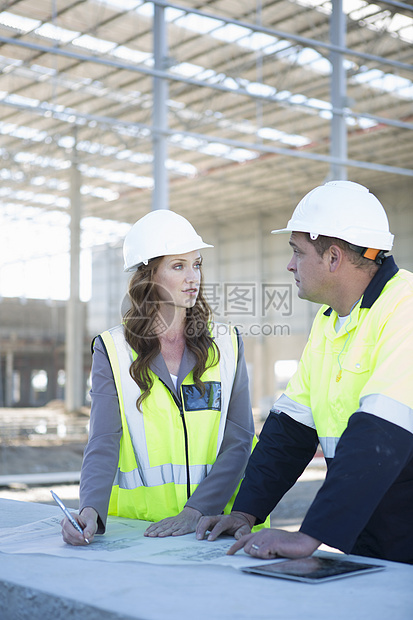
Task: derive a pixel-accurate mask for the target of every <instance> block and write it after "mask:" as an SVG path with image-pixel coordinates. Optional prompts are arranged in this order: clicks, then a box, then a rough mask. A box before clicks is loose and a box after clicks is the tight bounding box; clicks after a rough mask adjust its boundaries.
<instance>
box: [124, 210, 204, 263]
mask: <svg viewBox="0 0 413 620" xmlns="http://www.w3.org/2000/svg"><path fill="white" fill-rule="evenodd" d="M213 247H214V246H213V245H209V244H207V243H204V242H203V241H202V238H201V237H200V236H199V235H198V234H197V233H196V231H195V229H194V227H193V226H192V224H190V223H189V222H188V220H186V219H185V218H184V217H182V215H178V213H175V212H174V211H170V210H169V209H158V210H156V211H151V212H150V213H147V214H146V215H144V217H142V218H141V219H140V220H138V221H137V222H136V223H135V224H134V225H133V226H132V228H131V229H130V231H129V232H128V234H127V235H126V237H125V240H124V242H123V257H124V260H125V265H124V271H136V269H137V268H138V267H139V266H140V265H142V264H144V265H147V264H148V262H149V261H150V260H151V258H156V257H157V256H171V255H173V254H186V253H187V252H192V251H193V250H201V249H203V248H213Z"/></svg>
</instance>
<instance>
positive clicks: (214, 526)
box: [196, 512, 255, 540]
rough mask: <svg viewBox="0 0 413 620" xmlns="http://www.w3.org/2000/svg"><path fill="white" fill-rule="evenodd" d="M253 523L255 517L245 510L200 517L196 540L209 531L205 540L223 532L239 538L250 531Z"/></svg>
mask: <svg viewBox="0 0 413 620" xmlns="http://www.w3.org/2000/svg"><path fill="white" fill-rule="evenodd" d="M254 523H255V517H254V516H253V515H249V514H247V513H246V512H231V514H229V515H218V516H216V517H202V519H200V521H199V523H198V527H197V528H196V537H197V539H198V540H203V539H204V538H205V534H206V533H207V532H208V531H209V532H210V533H209V535H208V538H207V540H215V539H216V538H218V536H219V535H220V534H223V533H224V532H225V533H227V534H232V535H233V536H234V538H236V539H239V538H241V536H243V535H244V534H249V533H250V532H251V529H252V527H253V525H254Z"/></svg>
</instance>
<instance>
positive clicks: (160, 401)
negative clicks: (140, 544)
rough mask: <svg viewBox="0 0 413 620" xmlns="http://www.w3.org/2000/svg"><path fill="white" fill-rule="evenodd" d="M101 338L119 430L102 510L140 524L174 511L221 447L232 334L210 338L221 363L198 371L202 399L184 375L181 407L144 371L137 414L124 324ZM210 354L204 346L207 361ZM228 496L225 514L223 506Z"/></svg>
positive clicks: (232, 364)
mask: <svg viewBox="0 0 413 620" xmlns="http://www.w3.org/2000/svg"><path fill="white" fill-rule="evenodd" d="M101 337H102V340H103V342H104V344H105V346H106V350H107V352H108V356H109V361H110V364H111V367H112V371H113V375H114V379H115V384H116V389H117V393H118V398H119V406H120V413H121V419H122V429H123V433H122V438H121V441H120V455H119V466H118V471H117V475H116V478H115V481H114V484H113V488H112V494H111V498H110V503H109V511H108V513H109V514H112V515H119V516H123V517H129V518H134V519H142V520H145V521H158V520H160V519H164V518H165V517H169V516H173V515H176V514H178V513H179V512H180V511H181V510H182V509H183V507H184V505H185V503H186V502H187V499H188V492H189V493H190V494H191V493H193V491H194V490H195V489H196V487H197V486H198V484H199V483H200V482H201V481H202V480H203V479H204V478H205V477H206V476H207V475H208V473H209V471H210V470H211V467H212V465H213V464H214V462H215V460H216V458H217V454H218V452H219V449H220V447H221V443H222V439H223V436H224V429H225V423H226V416H227V412H228V405H229V400H230V396H231V390H232V385H233V382H234V378H235V373H236V367H237V360H238V342H237V335H236V333H235V331H234V330H233V329H230V330H226V333H225V334H224V335H220V336H217V338H216V342H217V344H218V347H219V350H220V362H219V364H216V365H214V366H212V367H209V368H207V369H206V371H205V372H204V374H203V375H202V381H203V382H204V384H205V386H206V394H205V397H201V395H200V393H199V391H198V390H197V388H196V386H195V385H194V382H193V377H192V372H191V373H190V374H189V375H188V376H187V377H186V378H185V379H184V381H183V382H182V385H181V402H182V405H181V406H180V404H179V402H178V401H176V397H174V395H173V394H172V392H171V391H170V390H169V389H168V388H167V387H166V386H165V385H164V383H163V382H162V381H161V380H160V379H159V377H158V376H157V375H155V374H154V373H152V372H151V378H152V379H153V386H152V388H151V390H150V393H149V395H148V396H147V397H146V398H145V399H144V401H143V403H142V412H140V411H139V410H138V409H137V407H136V400H137V398H138V397H139V394H140V390H139V388H138V386H137V384H136V383H135V381H133V379H132V378H131V377H130V374H129V368H130V365H131V363H132V360H133V359H134V358H135V357H136V354H135V353H134V352H133V351H132V349H131V348H130V346H129V345H128V344H127V342H126V341H125V338H124V335H123V327H122V326H118V327H115V328H113V329H111V330H109V331H106V332H104V333H103V334H101ZM212 355H213V352H212V350H211V351H210V358H209V361H210V360H211V358H212ZM180 409H181V410H180ZM183 423H184V424H185V427H186V428H185V432H184V429H183ZM185 435H187V437H185ZM186 441H187V448H186V446H185V442H186ZM187 452H188V462H187V460H186V454H187ZM188 473H189V479H190V488H189V489H188V488H187V483H188ZM234 498H235V495H234ZM234 498H232V500H231V502H230V503H229V504H228V506H227V507H226V509H225V512H229V511H230V508H231V506H232V503H233V499H234Z"/></svg>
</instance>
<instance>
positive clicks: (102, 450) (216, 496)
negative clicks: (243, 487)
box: [79, 336, 254, 534]
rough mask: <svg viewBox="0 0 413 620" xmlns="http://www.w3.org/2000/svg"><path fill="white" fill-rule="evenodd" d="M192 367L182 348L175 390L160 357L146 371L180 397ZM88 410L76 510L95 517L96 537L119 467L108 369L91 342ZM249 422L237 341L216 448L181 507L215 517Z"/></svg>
mask: <svg viewBox="0 0 413 620" xmlns="http://www.w3.org/2000/svg"><path fill="white" fill-rule="evenodd" d="M194 365H195V359H194V356H193V354H192V353H191V352H190V351H189V350H188V349H187V348H185V351H184V355H183V357H182V361H181V365H180V368H179V372H178V381H177V389H175V387H174V385H173V383H172V379H171V376H170V374H169V371H168V369H167V367H166V364H165V361H164V359H163V357H162V354H161V353H159V355H158V356H157V357H156V358H155V360H154V362H153V363H152V365H151V370H152V371H153V372H154V373H155V374H156V375H158V377H159V378H160V379H161V380H162V381H163V382H164V383H165V384H166V385H167V386H168V388H169V389H170V390H171V391H172V392H173V393H174V394H175V395H176V396H177V398H180V395H179V391H180V390H179V388H180V385H181V383H182V381H183V379H184V378H185V377H186V376H187V375H188V373H189V372H190V371H191V370H192V368H193V367H194ZM90 395H91V399H92V406H91V412H90V429H89V441H88V444H87V446H86V449H85V453H84V458H83V464H82V471H81V477H80V504H79V511H81V510H82V509H83V508H85V507H86V506H91V507H92V508H94V509H95V510H96V511H97V513H98V515H99V519H98V533H99V534H103V533H104V531H105V527H106V519H107V512H108V506H109V499H110V494H111V490H112V484H113V481H114V478H115V474H116V471H117V468H118V462H119V442H120V438H121V436H122V423H121V416H120V411H119V402H118V396H117V392H116V387H115V381H114V378H113V373H112V369H111V366H110V363H109V359H108V357H107V353H106V351H105V348H104V345H103V343H102V341H101V339H100V338H96V340H95V343H94V353H93V359H92V389H91V390H90ZM253 435H254V422H253V418H252V410H251V403H250V396H249V388H248V374H247V367H246V363H245V358H244V345H243V342H242V339H241V337H240V336H238V365H237V371H236V374H235V379H234V385H233V387H232V393H231V399H230V402H229V407H228V414H227V421H226V425H225V432H224V437H223V441H222V444H221V448H220V450H219V453H218V456H217V459H216V461H215V463H214V465H213V466H212V469H211V471H210V472H209V474H208V476H207V477H206V478H204V480H203V481H202V482H201V483H200V484H199V485H198V487H197V488H196V489H195V491H194V492H193V494H192V495H191V497H190V498H189V500H188V501H187V502H186V506H190V507H191V508H195V509H196V510H199V512H201V513H202V514H203V515H215V514H220V513H221V512H222V510H223V509H224V507H225V506H226V504H227V503H228V501H229V499H230V497H231V496H232V494H233V493H234V491H235V489H236V487H237V484H238V482H239V481H240V479H241V478H242V476H243V473H244V470H245V467H246V465H247V462H248V458H249V456H250V454H251V446H252V439H253Z"/></svg>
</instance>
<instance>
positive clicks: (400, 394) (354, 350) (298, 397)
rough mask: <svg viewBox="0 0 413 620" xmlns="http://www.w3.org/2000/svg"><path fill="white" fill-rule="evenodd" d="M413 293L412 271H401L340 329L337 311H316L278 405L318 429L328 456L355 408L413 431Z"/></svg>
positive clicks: (361, 304) (356, 308)
mask: <svg viewBox="0 0 413 620" xmlns="http://www.w3.org/2000/svg"><path fill="white" fill-rule="evenodd" d="M412 291H413V276H412V274H411V273H410V272H408V271H405V270H403V269H401V270H399V271H398V272H397V274H396V275H394V276H393V277H392V278H391V279H390V280H389V281H388V282H387V284H386V286H385V287H384V289H383V291H382V293H381V295H380V297H379V298H378V299H377V300H376V301H375V303H373V304H372V305H371V307H370V305H369V304H368V302H367V301H366V299H365V296H364V297H362V299H361V300H360V301H359V302H358V303H357V305H356V306H355V307H354V309H353V310H352V312H351V314H350V317H349V319H348V320H347V322H346V323H345V324H344V325H343V326H342V327H341V328H340V330H339V331H338V332H336V330H335V323H336V318H337V313H336V312H335V311H334V310H332V309H331V308H327V307H326V306H323V307H322V308H321V309H320V310H319V312H318V314H317V316H316V318H315V320H314V323H313V327H312V330H311V334H310V337H309V340H308V342H307V345H306V347H305V350H304V352H303V355H302V358H301V360H300V364H299V368H298V371H297V373H296V374H295V375H294V376H293V377H292V379H291V381H290V382H289V384H288V386H287V389H286V391H285V394H284V395H283V396H281V398H280V399H279V400H278V401H277V402H276V404H275V408H276V409H277V410H281V411H284V412H285V413H287V414H288V415H289V416H290V417H293V418H294V419H295V420H297V421H298V422H302V423H303V424H306V425H307V426H311V427H312V428H315V429H316V430H317V434H318V437H319V440H320V444H321V446H322V448H323V451H324V455H325V456H326V458H332V457H333V456H334V454H335V449H336V445H337V443H338V441H339V439H340V437H341V435H342V434H343V432H344V430H345V429H346V427H347V424H348V420H349V418H350V416H351V415H353V414H354V413H355V412H357V411H364V412H365V413H370V414H373V415H376V416H378V417H379V418H383V419H385V420H388V421H390V422H393V423H394V424H397V425H398V426H400V427H402V428H404V429H406V430H408V431H410V432H411V433H413V418H412V416H411V411H412V409H413V390H412V382H411V377H412V362H413V356H412V349H411V346H410V343H411V341H412V327H411V325H412V316H411V310H412V304H411V299H412Z"/></svg>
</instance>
